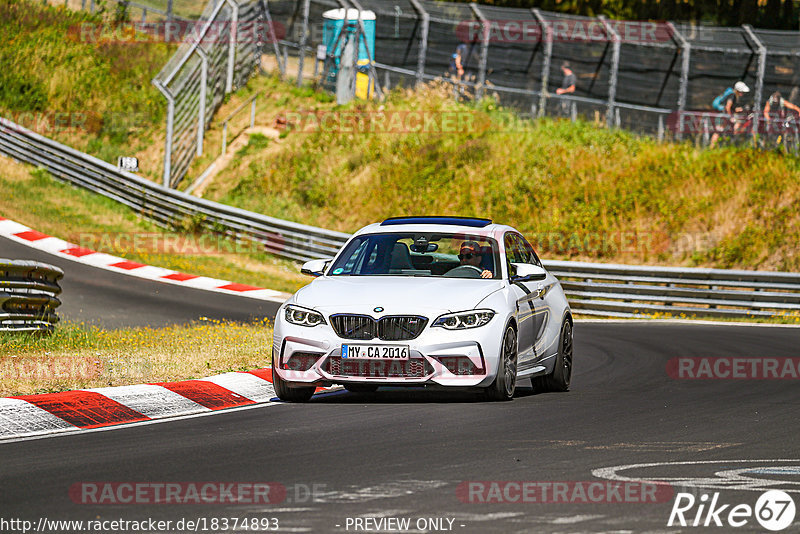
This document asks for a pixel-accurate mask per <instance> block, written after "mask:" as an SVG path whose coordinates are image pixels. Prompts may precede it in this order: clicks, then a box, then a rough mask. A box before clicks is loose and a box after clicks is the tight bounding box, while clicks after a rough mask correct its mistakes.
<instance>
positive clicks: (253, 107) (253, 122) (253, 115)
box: [250, 95, 258, 128]
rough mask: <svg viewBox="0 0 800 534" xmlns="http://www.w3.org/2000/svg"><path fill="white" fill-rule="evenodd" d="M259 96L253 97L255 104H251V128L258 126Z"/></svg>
mask: <svg viewBox="0 0 800 534" xmlns="http://www.w3.org/2000/svg"><path fill="white" fill-rule="evenodd" d="M257 98H258V95H256V96H254V97H253V102H252V103H251V104H250V128H252V127H253V126H255V125H256V99H257Z"/></svg>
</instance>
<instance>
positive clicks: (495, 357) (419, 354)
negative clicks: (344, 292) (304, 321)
mask: <svg viewBox="0 0 800 534" xmlns="http://www.w3.org/2000/svg"><path fill="white" fill-rule="evenodd" d="M504 326H505V325H504V324H503V322H502V318H501V317H497V316H495V317H494V318H492V321H490V322H489V324H487V325H484V326H482V327H479V328H471V329H465V330H446V329H444V328H440V327H431V326H430V325H428V326H426V327H425V329H424V330H423V332H422V333H421V334H420V335H419V336H418V337H417V338H416V339H411V340H404V341H391V342H390V341H381V340H379V339H377V338H376V339H373V340H369V341H362V340H352V339H343V338H340V337H339V336H338V335H337V334H336V332H335V331H334V330H333V328H332V327H331V326H330V325H327V324H326V325H318V326H315V327H303V326H298V325H293V324H291V323H288V322H287V321H286V320H285V319H284V318H283V317H282V314H280V313H279V314H278V318H277V319H276V322H275V334H274V338H273V351H272V361H273V372H277V373H278V374H279V375H280V377H281V378H283V379H284V380H285V381H287V382H289V383H298V384H308V385H311V384H313V385H318V386H322V385H330V384H348V383H368V384H381V385H390V384H391V385H424V384H436V385H440V386H454V387H473V386H488V385H489V384H491V382H492V381H493V380H494V377H495V375H496V373H497V368H498V361H499V358H500V345H501V343H500V340H501V339H502V333H503V327H504ZM343 344H348V345H357V344H368V345H376V346H383V345H392V346H397V345H403V346H408V349H409V358H408V360H373V359H353V358H342V345H343Z"/></svg>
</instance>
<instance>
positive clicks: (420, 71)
mask: <svg viewBox="0 0 800 534" xmlns="http://www.w3.org/2000/svg"><path fill="white" fill-rule="evenodd" d="M409 2H411V5H412V6H414V10H415V11H416V12H417V17H419V18H420V19H421V20H422V29H421V31H420V36H419V54H418V56H417V85H419V84H421V83H423V81H424V78H425V61H426V60H427V58H428V32H429V31H430V26H431V16H430V15H429V14H428V12H427V11H425V8H424V7H422V4H421V3H420V2H419V0H409ZM386 85H387V87H388V85H389V84H386Z"/></svg>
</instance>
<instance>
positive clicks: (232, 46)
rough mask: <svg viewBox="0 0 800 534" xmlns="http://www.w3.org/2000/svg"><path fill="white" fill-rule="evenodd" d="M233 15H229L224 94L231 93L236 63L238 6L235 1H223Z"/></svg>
mask: <svg viewBox="0 0 800 534" xmlns="http://www.w3.org/2000/svg"><path fill="white" fill-rule="evenodd" d="M225 1H226V2H227V3H228V5H229V6H231V9H232V10H233V13H232V14H231V29H230V35H229V36H228V39H229V41H228V75H227V77H226V79H225V92H226V93H230V92H231V91H233V67H234V64H235V63H236V42H237V41H238V34H239V28H238V25H239V4H237V3H236V2H235V0H225Z"/></svg>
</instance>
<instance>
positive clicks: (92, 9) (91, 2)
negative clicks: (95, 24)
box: [89, 0, 94, 13]
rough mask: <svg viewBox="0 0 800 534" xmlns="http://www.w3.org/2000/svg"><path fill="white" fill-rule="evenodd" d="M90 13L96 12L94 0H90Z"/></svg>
mask: <svg viewBox="0 0 800 534" xmlns="http://www.w3.org/2000/svg"><path fill="white" fill-rule="evenodd" d="M89 13H94V0H89Z"/></svg>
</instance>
